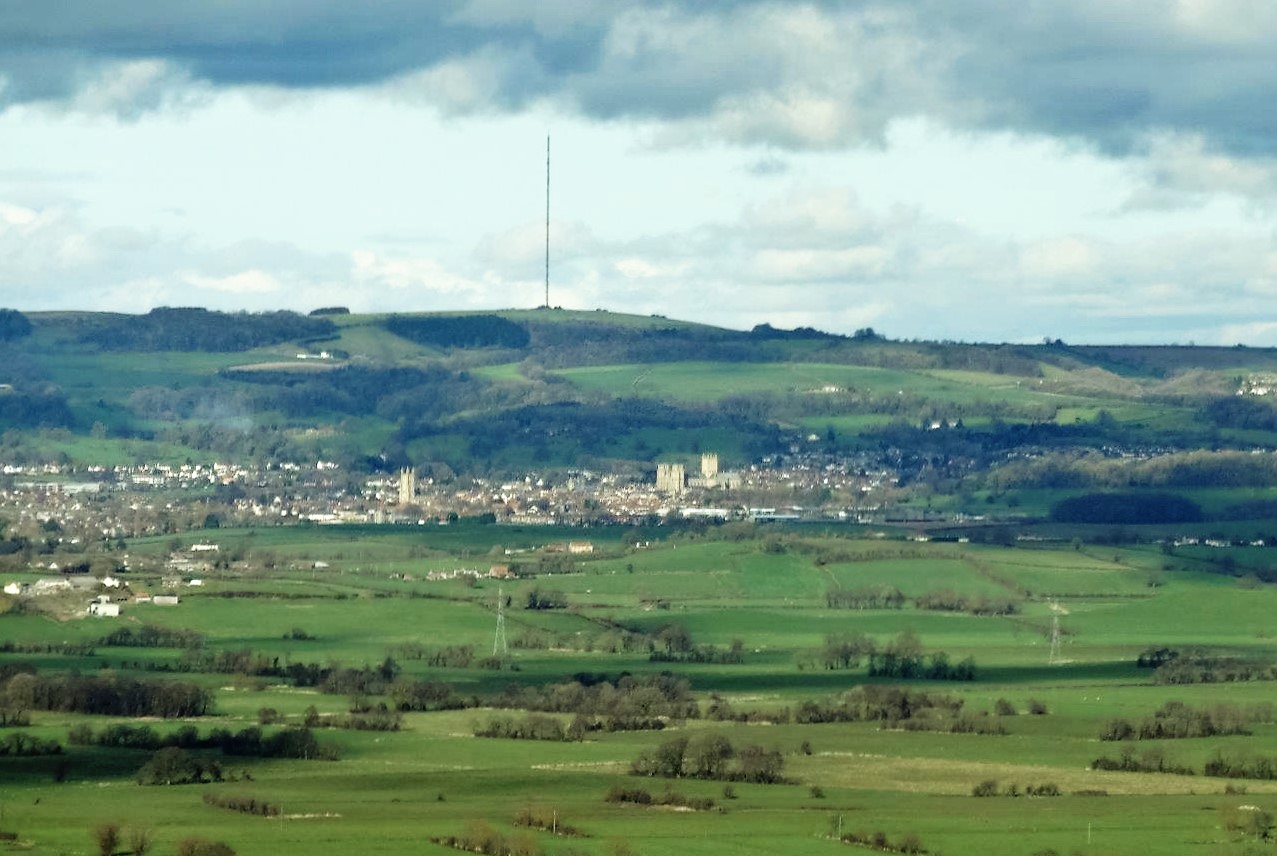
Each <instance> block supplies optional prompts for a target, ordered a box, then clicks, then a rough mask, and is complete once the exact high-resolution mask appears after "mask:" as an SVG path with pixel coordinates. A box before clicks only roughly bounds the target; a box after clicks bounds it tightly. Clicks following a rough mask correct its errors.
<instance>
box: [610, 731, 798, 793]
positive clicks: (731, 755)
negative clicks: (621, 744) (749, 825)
mask: <svg viewBox="0 0 1277 856" xmlns="http://www.w3.org/2000/svg"><path fill="white" fill-rule="evenodd" d="M784 766H785V759H784V757H783V756H782V755H781V753H780V752H779V751H776V750H774V749H764V748H763V747H761V746H742V747H739V748H737V747H735V746H733V745H732V743H731V741H729V740H728V739H727V738H726V737H723V736H721V735H718V734H701V735H697V736H696V737H694V738H688V737H677V738H675V739H673V740H668V741H666V742H665V743H662V744H661V745H659V746H657V747H656V748H655V749H651V750H648V751H645V752H643V753H641V754H640V755H639V756H638V757H637V758H635V759H634V761H633V762H631V764H630V772H631V773H633V774H634V775H636V776H660V777H662V778H668V779H680V778H689V779H711V780H715V781H726V782H753V783H755V784H775V783H777V782H783V781H784V780H785V779H784V776H783V775H782V773H783V770H784Z"/></svg>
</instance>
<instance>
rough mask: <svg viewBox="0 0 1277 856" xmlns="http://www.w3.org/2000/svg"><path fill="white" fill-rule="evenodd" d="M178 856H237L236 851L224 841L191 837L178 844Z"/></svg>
mask: <svg viewBox="0 0 1277 856" xmlns="http://www.w3.org/2000/svg"><path fill="white" fill-rule="evenodd" d="M177 856H235V851H234V850H232V849H231V847H230V845H228V844H226V843H225V842H224V841H209V840H208V839H207V838H197V837H195V836H191V837H189V838H183V839H182V840H181V841H179V842H178V843H177Z"/></svg>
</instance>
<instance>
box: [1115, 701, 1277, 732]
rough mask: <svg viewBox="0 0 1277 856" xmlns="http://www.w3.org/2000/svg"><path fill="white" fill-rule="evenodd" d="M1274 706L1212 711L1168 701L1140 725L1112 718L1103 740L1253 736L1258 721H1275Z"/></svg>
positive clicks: (1216, 707)
mask: <svg viewBox="0 0 1277 856" xmlns="http://www.w3.org/2000/svg"><path fill="white" fill-rule="evenodd" d="M1272 719H1273V706H1272V705H1271V704H1256V705H1249V706H1246V707H1242V706H1240V705H1235V704H1217V705H1214V706H1213V707H1210V708H1194V707H1189V706H1188V705H1186V704H1184V703H1183V702H1179V701H1168V702H1166V704H1164V705H1162V706H1161V708H1159V709H1158V710H1157V711H1155V712H1154V713H1153V715H1152V716H1151V717H1148V718H1146V719H1144V720H1142V721H1140V722H1138V723H1132V722H1130V721H1128V720H1125V719H1113V720H1110V721H1109V722H1107V723H1106V724H1105V725H1104V728H1103V729H1102V730H1101V732H1100V739H1101V740H1174V739H1180V738H1189V737H1220V736H1225V735H1230V734H1250V733H1251V730H1250V726H1251V725H1252V724H1253V723H1257V722H1272Z"/></svg>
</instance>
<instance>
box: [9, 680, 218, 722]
mask: <svg viewBox="0 0 1277 856" xmlns="http://www.w3.org/2000/svg"><path fill="white" fill-rule="evenodd" d="M31 701H32V705H31V706H32V707H33V708H34V709H36V710H54V711H59V712H63V713H88V714H95V715H98V716H161V717H165V718H174V717H187V716H203V715H204V714H206V713H208V711H209V709H210V708H211V707H212V704H213V694H212V692H211V691H209V690H208V689H207V688H205V687H202V686H200V685H199V684H194V683H187V682H185V681H145V680H139V679H137V678H126V677H121V676H119V675H104V676H93V675H74V674H68V675H58V676H43V675H37V676H33V680H32V688H31Z"/></svg>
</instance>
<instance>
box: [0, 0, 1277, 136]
mask: <svg viewBox="0 0 1277 856" xmlns="http://www.w3.org/2000/svg"><path fill="white" fill-rule="evenodd" d="M1275 43H1277V6H1275V5H1274V4H1271V3H1270V2H1268V0H1128V2H1123V3H1112V2H1108V0H1076V2H1071V3H1026V2H1023V0H963V2H956V3H955V2H952V0H915V2H879V3H874V2H854V3H853V2H838V0H827V2H812V3H807V4H795V3H775V2H771V3H769V2H751V1H750V0H739V2H729V0H717V2H714V0H671V2H668V3H664V4H651V3H637V2H608V0H575V2H572V0H563V2H558V3H554V4H538V3H528V2H526V0H437V2H429V3H422V2H420V0H365V2H360V3H350V2H341V3H336V2H326V0H321V2H316V0H226V2H219V3H203V2H199V3H174V2H171V0H118V1H117V2H113V3H101V2H97V0H66V2H60V3H56V4H53V3H40V2H35V0H19V2H14V3H6V4H3V5H0V106H2V105H4V104H6V103H7V104H14V103H22V102H33V101H39V102H53V103H57V102H59V101H66V102H72V101H74V99H75V98H76V96H77V95H78V94H80V93H81V92H82V90H83V89H85V88H86V87H89V86H91V85H92V82H93V81H94V80H95V79H97V78H98V77H99V76H100V75H101V74H103V73H107V72H109V69H110V68H111V67H112V66H113V65H119V64H122V63H138V62H152V63H155V62H159V63H164V64H166V66H167V67H171V71H172V75H173V80H174V81H175V83H174V85H178V86H181V85H186V84H192V85H193V84H203V85H206V86H212V87H214V88H216V87H219V86H239V85H266V86H278V87H284V88H289V89H300V90H305V89H313V88H335V87H360V86H374V85H380V84H382V83H387V82H392V81H396V80H403V79H409V80H411V79H414V78H413V75H417V74H420V75H423V76H422V77H420V78H417V80H418V85H420V86H422V87H425V88H426V89H427V90H428V89H429V87H431V86H432V85H438V80H437V79H436V78H432V77H430V75H429V72H431V71H433V70H438V69H440V68H443V67H449V66H451V67H454V68H457V69H460V72H459V73H461V74H465V73H471V74H475V75H482V76H483V78H484V80H483V83H484V84H485V85H483V86H479V87H475V88H473V89H467V91H472V92H477V93H479V98H480V101H479V102H478V103H463V104H457V103H448V104H447V105H446V106H448V107H450V108H451V109H472V110H514V109H518V108H519V107H521V106H523V105H526V104H527V103H529V102H531V101H533V100H535V99H541V98H544V99H550V100H553V101H555V102H556V103H560V104H563V105H566V106H567V107H568V108H569V109H573V110H576V111H578V112H580V113H582V114H583V115H586V116H590V117H597V118H603V119H613V118H638V119H654V120H658V121H665V122H669V123H672V124H674V125H680V124H683V125H688V126H689V127H688V128H687V134H686V136H688V137H692V138H705V137H709V138H724V139H731V140H734V141H738V142H747V143H762V144H768V145H772V146H775V147H778V148H794V149H802V148H838V147H842V146H848V145H856V144H861V143H864V142H866V141H874V140H877V139H880V138H881V135H882V133H883V129H884V128H885V126H886V123H887V122H889V121H890V120H891V119H893V118H897V117H903V116H916V115H928V116H932V117H935V118H938V119H940V120H941V121H943V122H945V123H946V124H949V125H951V126H954V127H959V128H972V129H997V130H1012V131H1020V132H1028V133H1044V134H1049V135H1054V136H1063V137H1067V138H1071V139H1077V140H1081V141H1085V142H1088V143H1090V144H1093V145H1096V146H1098V147H1100V148H1102V149H1104V150H1105V151H1109V152H1113V153H1125V152H1129V151H1132V150H1136V149H1139V148H1140V147H1142V146H1145V145H1147V142H1148V139H1149V138H1150V137H1151V136H1155V135H1157V134H1172V135H1176V134H1177V135H1189V136H1193V137H1195V138H1199V139H1201V140H1202V141H1204V144H1205V146H1206V147H1207V148H1208V149H1209V150H1212V151H1219V152H1225V153H1228V154H1230V155H1234V156H1238V157H1243V158H1244V157H1250V156H1255V155H1267V154H1271V153H1272V152H1273V151H1274V150H1277V110H1273V109H1271V108H1272V105H1273V103H1274V96H1275V95H1277V63H1274V62H1272V60H1271V46H1272V45H1273V44H1275ZM421 95H422V97H423V98H425V99H426V100H430V98H431V93H430V92H429V91H425V92H422V93H421ZM139 97H141V98H145V99H147V100H146V101H145V103H143V104H141V105H132V107H129V106H121V105H120V104H119V103H118V99H117V100H116V101H112V102H110V103H109V106H110V107H111V109H116V110H117V112H121V113H123V114H125V115H129V113H130V111H133V112H136V111H137V110H147V109H161V108H162V107H163V106H164V104H165V103H167V102H166V101H165V100H164V99H163V98H160V97H157V96H156V94H155V91H154V87H150V88H149V89H148V88H146V87H142V88H141V94H140V95H139ZM438 100H440V101H441V102H443V101H446V96H443V95H440V96H439V97H438ZM681 138H682V137H680V136H679V135H678V134H675V136H674V139H675V140H676V141H677V140H679V139H681Z"/></svg>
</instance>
